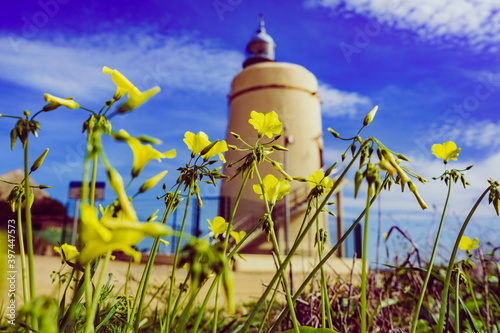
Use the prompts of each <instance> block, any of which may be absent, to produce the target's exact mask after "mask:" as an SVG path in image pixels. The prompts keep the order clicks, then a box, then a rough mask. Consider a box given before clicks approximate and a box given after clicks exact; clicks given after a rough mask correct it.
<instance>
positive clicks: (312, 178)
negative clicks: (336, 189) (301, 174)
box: [307, 170, 333, 194]
mask: <svg viewBox="0 0 500 333" xmlns="http://www.w3.org/2000/svg"><path fill="white" fill-rule="evenodd" d="M307 181H308V182H309V186H311V190H312V189H313V188H315V187H317V188H318V190H320V194H324V193H326V192H329V191H330V190H331V189H332V187H333V180H332V179H331V178H330V177H325V173H324V172H323V171H321V170H318V171H316V172H315V173H313V174H310V175H309V177H307Z"/></svg>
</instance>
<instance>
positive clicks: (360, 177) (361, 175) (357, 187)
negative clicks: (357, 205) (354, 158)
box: [354, 170, 363, 198]
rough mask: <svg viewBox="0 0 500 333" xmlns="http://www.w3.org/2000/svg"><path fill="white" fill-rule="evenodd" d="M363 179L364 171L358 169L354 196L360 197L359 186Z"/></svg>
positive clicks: (355, 176) (355, 177)
mask: <svg viewBox="0 0 500 333" xmlns="http://www.w3.org/2000/svg"><path fill="white" fill-rule="evenodd" d="M362 181H363V172H361V170H358V171H356V174H355V175H354V198H357V197H358V192H359V187H360V186H361V182H362Z"/></svg>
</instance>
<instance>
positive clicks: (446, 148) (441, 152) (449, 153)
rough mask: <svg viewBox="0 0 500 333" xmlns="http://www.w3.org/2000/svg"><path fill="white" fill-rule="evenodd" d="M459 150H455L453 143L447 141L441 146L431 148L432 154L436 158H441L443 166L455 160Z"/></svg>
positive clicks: (436, 145) (455, 146)
mask: <svg viewBox="0 0 500 333" xmlns="http://www.w3.org/2000/svg"><path fill="white" fill-rule="evenodd" d="M460 149H461V148H457V145H456V144H455V142H453V141H448V142H445V143H443V144H442V145H441V144H438V143H437V144H435V145H433V146H432V153H433V154H434V155H436V157H437V158H442V159H443V162H444V164H446V163H448V160H455V161H456V160H457V157H458V153H459V152H460Z"/></svg>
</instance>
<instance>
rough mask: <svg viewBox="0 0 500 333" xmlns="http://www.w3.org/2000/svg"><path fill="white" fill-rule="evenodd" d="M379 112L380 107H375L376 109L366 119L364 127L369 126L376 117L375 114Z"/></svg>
mask: <svg viewBox="0 0 500 333" xmlns="http://www.w3.org/2000/svg"><path fill="white" fill-rule="evenodd" d="M377 110H378V105H375V107H374V108H373V109H372V110H371V111H370V113H368V114H367V115H366V117H365V120H364V121H363V126H368V125H369V124H370V123H371V122H372V120H373V117H375V114H376V113H377Z"/></svg>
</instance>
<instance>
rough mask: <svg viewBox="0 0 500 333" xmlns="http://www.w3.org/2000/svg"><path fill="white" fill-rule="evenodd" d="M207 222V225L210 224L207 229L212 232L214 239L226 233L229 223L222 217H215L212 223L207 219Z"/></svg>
mask: <svg viewBox="0 0 500 333" xmlns="http://www.w3.org/2000/svg"><path fill="white" fill-rule="evenodd" d="M207 221H208V224H210V227H208V229H210V230H212V232H213V233H214V238H217V237H219V235H220V234H223V233H225V232H227V227H228V226H229V223H227V222H226V220H224V218H223V217H222V216H217V217H215V218H214V222H213V223H212V221H210V220H208V219H207Z"/></svg>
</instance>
